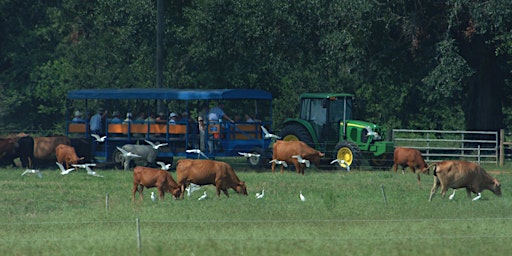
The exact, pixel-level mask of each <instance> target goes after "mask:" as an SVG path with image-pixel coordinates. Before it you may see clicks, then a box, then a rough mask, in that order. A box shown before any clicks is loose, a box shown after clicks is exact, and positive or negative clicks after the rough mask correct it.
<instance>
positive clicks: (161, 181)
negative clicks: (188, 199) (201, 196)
mask: <svg viewBox="0 0 512 256" xmlns="http://www.w3.org/2000/svg"><path fill="white" fill-rule="evenodd" d="M144 187H146V188H154V187H156V188H157V189H158V195H159V197H160V200H163V199H164V194H165V192H168V193H171V194H172V195H173V196H174V198H175V199H177V198H178V197H179V196H180V194H181V189H180V186H179V185H178V183H176V181H175V180H174V179H173V178H172V176H171V174H169V172H167V171H164V170H162V169H156V168H150V167H143V166H136V167H135V168H134V169H133V190H132V192H133V195H132V200H133V201H135V193H136V192H137V191H139V196H140V200H143V197H142V191H143V190H144Z"/></svg>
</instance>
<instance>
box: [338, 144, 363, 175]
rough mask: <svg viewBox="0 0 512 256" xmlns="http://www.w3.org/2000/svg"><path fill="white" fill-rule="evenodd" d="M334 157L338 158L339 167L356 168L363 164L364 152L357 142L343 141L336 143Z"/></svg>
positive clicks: (344, 168) (343, 168)
mask: <svg viewBox="0 0 512 256" xmlns="http://www.w3.org/2000/svg"><path fill="white" fill-rule="evenodd" d="M333 158H334V159H337V160H338V163H335V165H336V167H338V168H339V169H342V170H346V169H354V168H358V167H359V166H360V165H361V161H362V154H361V151H360V150H359V147H358V146H357V145H356V144H354V143H352V142H348V141H342V142H340V143H338V145H336V150H335V151H334V156H333Z"/></svg>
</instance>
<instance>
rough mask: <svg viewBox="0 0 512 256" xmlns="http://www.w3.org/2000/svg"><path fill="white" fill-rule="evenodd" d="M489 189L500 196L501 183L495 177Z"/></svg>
mask: <svg viewBox="0 0 512 256" xmlns="http://www.w3.org/2000/svg"><path fill="white" fill-rule="evenodd" d="M490 190H491V191H492V192H493V193H494V194H496V195H498V196H501V184H500V182H499V181H498V180H497V179H493V184H492V186H491V187H490Z"/></svg>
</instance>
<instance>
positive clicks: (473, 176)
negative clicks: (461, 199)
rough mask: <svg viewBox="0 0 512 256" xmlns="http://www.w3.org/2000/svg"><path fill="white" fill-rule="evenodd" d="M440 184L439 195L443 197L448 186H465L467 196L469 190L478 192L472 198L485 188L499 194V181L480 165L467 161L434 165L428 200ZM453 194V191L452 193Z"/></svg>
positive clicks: (469, 192)
mask: <svg viewBox="0 0 512 256" xmlns="http://www.w3.org/2000/svg"><path fill="white" fill-rule="evenodd" d="M439 186H441V197H444V196H445V194H446V191H447V190H448V188H453V189H458V188H466V192H467V195H468V197H469V198H471V192H473V193H476V194H478V196H477V197H475V198H474V199H473V200H477V199H479V198H480V196H481V192H482V191H483V190H485V189H488V190H490V191H492V192H493V193H494V194H496V195H498V196H501V184H500V182H499V181H498V180H497V179H495V178H493V177H491V175H489V174H488V173H487V172H486V171H485V170H484V169H483V168H482V167H481V166H480V165H478V164H475V163H471V162H467V161H454V160H450V161H443V162H439V163H436V164H435V166H434V186H432V189H431V190H430V197H429V199H428V200H429V201H432V197H433V196H434V194H435V193H436V191H437V189H438V188H439ZM453 195H455V193H454V194H453Z"/></svg>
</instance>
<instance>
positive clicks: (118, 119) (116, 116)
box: [109, 110, 123, 124]
mask: <svg viewBox="0 0 512 256" xmlns="http://www.w3.org/2000/svg"><path fill="white" fill-rule="evenodd" d="M112 116H113V117H112V119H110V121H109V123H111V124H120V123H122V122H123V120H122V119H121V113H119V111H117V110H116V111H114V112H112Z"/></svg>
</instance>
